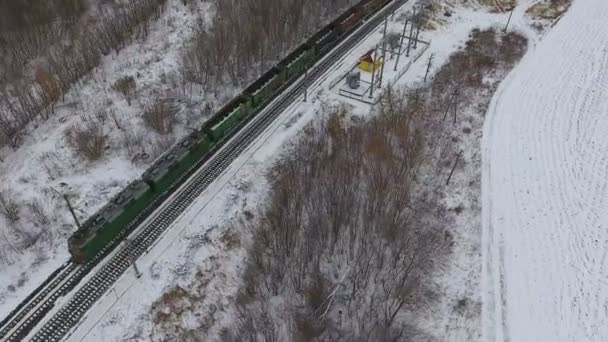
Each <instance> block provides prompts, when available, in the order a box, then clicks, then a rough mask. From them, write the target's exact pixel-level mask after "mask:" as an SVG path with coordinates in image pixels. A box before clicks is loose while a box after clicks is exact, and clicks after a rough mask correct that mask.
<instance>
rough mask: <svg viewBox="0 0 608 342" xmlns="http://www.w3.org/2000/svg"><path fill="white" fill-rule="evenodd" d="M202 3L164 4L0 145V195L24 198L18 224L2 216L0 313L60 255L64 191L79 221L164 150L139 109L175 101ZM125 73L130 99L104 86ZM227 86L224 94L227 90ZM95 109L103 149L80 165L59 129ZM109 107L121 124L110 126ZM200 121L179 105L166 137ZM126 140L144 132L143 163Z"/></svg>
mask: <svg viewBox="0 0 608 342" xmlns="http://www.w3.org/2000/svg"><path fill="white" fill-rule="evenodd" d="M209 8H210V4H209V2H198V3H197V5H196V6H189V7H185V6H184V5H183V4H182V2H181V1H169V2H168V4H167V5H166V7H165V9H164V12H163V14H162V15H161V17H160V18H159V20H157V21H155V22H153V23H152V24H151V25H150V28H149V35H148V37H147V38H146V39H144V40H137V39H134V40H133V42H132V43H131V44H130V45H128V46H127V47H125V48H124V49H122V50H121V51H120V52H118V53H117V54H116V53H112V54H111V55H109V56H106V57H104V59H103V61H102V62H101V65H100V66H99V67H98V68H97V69H96V70H95V71H94V72H93V73H92V74H91V75H90V76H89V77H87V78H85V79H83V80H82V81H81V82H80V84H78V85H75V86H74V87H73V89H72V90H70V92H68V93H67V94H66V97H65V101H63V102H61V103H60V104H59V105H58V106H57V108H56V115H54V116H51V118H49V119H48V120H47V121H40V122H37V123H34V124H31V125H30V126H29V127H28V130H27V132H25V134H24V137H23V142H22V144H21V146H19V148H18V149H17V150H11V149H9V148H8V147H4V148H2V149H0V157H2V158H3V162H2V163H0V179H1V182H0V192H2V193H3V194H4V195H5V197H6V198H11V199H13V200H16V201H17V202H19V203H22V204H21V210H20V212H21V215H20V216H21V219H20V220H19V222H17V223H16V224H9V223H8V222H7V221H6V220H5V219H4V218H3V217H2V218H0V272H1V274H2V276H1V277H0V319H1V318H4V317H5V315H7V314H8V313H9V312H10V311H11V310H12V309H13V308H14V307H15V306H16V305H17V304H18V303H19V302H20V301H21V300H23V299H24V298H25V297H26V296H27V295H28V294H29V293H30V292H31V291H32V290H33V289H34V288H36V287H37V286H38V285H39V284H40V283H41V282H42V281H43V280H44V279H46V277H47V276H48V275H49V274H50V273H51V272H53V271H54V270H55V269H56V268H57V267H58V266H59V265H61V264H62V263H64V262H65V261H67V260H68V257H69V255H68V251H67V237H68V236H69V235H70V234H71V233H72V231H73V230H74V229H75V225H74V224H73V220H72V218H71V216H70V214H69V212H68V211H67V207H66V205H65V202H64V201H63V198H62V197H61V196H60V193H67V194H69V195H70V197H71V201H72V204H73V205H74V207H75V208H76V214H77V215H78V216H79V217H80V220H81V221H82V220H84V219H85V218H87V217H88V216H89V215H91V214H93V213H94V212H95V211H96V210H98V209H99V208H101V207H102V206H103V205H104V204H105V203H107V202H108V200H109V199H110V198H111V197H112V196H114V195H115V194H116V193H118V192H119V191H120V190H121V189H122V188H124V186H125V185H126V184H128V183H129V182H130V181H131V180H133V179H135V178H136V177H138V176H139V175H140V174H141V173H142V172H143V170H145V168H146V167H147V166H149V165H150V164H151V163H152V161H153V159H154V154H156V153H160V152H162V151H163V149H162V148H157V147H156V146H157V145H158V144H159V141H161V140H162V139H165V138H167V137H161V136H160V135H157V134H155V133H154V132H151V131H150V130H149V129H147V128H145V127H144V124H143V121H142V119H141V113H142V112H143V106H144V105H145V104H147V103H149V102H151V101H153V100H154V99H156V98H157V97H180V94H182V91H181V90H179V86H178V85H179V84H180V80H179V76H178V75H179V73H178V68H179V60H180V54H181V51H182V49H183V48H184V46H185V44H186V42H187V41H188V39H189V38H190V37H191V36H192V34H193V32H194V30H195V29H196V28H197V27H198V25H199V21H198V18H199V17H200V18H206V19H209V17H210V16H211V15H212V13H211V12H209ZM124 76H133V77H134V78H135V80H136V82H137V89H138V90H137V94H136V95H135V97H134V99H133V101H132V103H131V105H128V103H127V101H126V99H125V98H124V96H122V95H121V94H119V93H117V92H116V91H114V90H113V89H112V85H113V84H114V82H115V81H116V80H117V79H118V78H120V77H124ZM227 90H228V92H229V93H230V94H227V95H232V93H234V90H229V89H227ZM182 95H183V94H182ZM182 97H183V96H182ZM199 100H200V99H199ZM199 106H204V105H203V104H199ZM100 111H105V112H106V113H108V117H107V118H106V121H105V123H104V132H105V134H106V135H107V137H108V144H107V145H108V146H107V150H106V152H105V153H104V157H103V158H101V159H100V160H99V161H96V162H93V163H90V162H84V161H82V160H79V157H78V156H77V155H76V154H75V153H74V152H73V151H72V150H71V149H70V147H69V146H68V145H67V143H66V141H65V139H64V131H65V130H66V129H67V128H68V127H70V126H72V125H73V124H75V123H79V122H81V121H82V115H88V116H89V117H94V116H95V115H96V113H98V112H100ZM111 112H114V113H115V114H116V118H117V119H118V121H119V122H120V126H121V128H122V129H117V127H116V126H115V124H114V120H113V118H112V117H111V115H110V113H111ZM204 119H205V118H204V117H203V116H201V113H200V111H196V110H193V109H192V107H185V108H184V110H182V111H181V113H180V114H179V120H180V122H179V123H178V124H177V125H176V129H175V131H174V134H173V135H171V136H170V137H169V138H167V139H168V140H169V142H170V141H173V140H175V139H176V137H180V136H183V135H185V134H186V133H187V132H188V131H187V130H186V127H189V126H190V125H195V124H197V123H200V122H202V121H204ZM134 136H140V137H142V139H143V143H142V148H145V149H146V152H148V154H149V155H150V156H149V157H148V158H147V159H145V160H138V161H135V162H133V161H132V160H131V157H132V156H129V155H128V153H127V152H126V151H125V148H124V146H125V138H126V137H134ZM165 148H166V146H165ZM33 199H37V200H38V201H39V203H40V204H41V207H42V210H43V211H44V212H45V214H46V216H47V217H48V219H49V222H48V223H46V224H41V223H40V222H37V221H36V217H35V216H34V215H32V214H31V212H30V211H29V208H28V207H27V206H25V205H23V203H24V202H29V201H31V200H33ZM16 231H24V232H27V233H30V234H33V235H36V234H42V235H41V237H40V239H39V240H38V241H37V243H36V244H35V245H34V246H33V247H30V248H27V249H25V248H23V246H21V245H20V241H21V240H20V238H19V234H17V233H16Z"/></svg>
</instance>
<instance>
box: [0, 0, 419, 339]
mask: <svg viewBox="0 0 608 342" xmlns="http://www.w3.org/2000/svg"><path fill="white" fill-rule="evenodd" d="M406 2H408V0H394V2H393V3H390V4H389V5H387V6H386V7H385V8H383V9H382V10H381V11H380V13H378V14H377V15H375V16H374V17H372V18H371V19H369V20H368V21H367V22H365V23H363V24H362V26H361V27H360V28H359V29H357V30H356V31H355V32H354V33H352V34H350V36H349V37H347V38H345V39H344V40H343V41H342V42H341V43H340V44H339V45H338V46H337V47H335V48H334V49H333V50H332V51H331V52H330V53H329V54H328V55H326V56H325V57H324V58H323V59H322V60H321V61H320V62H318V63H317V65H316V66H314V67H313V68H311V70H310V72H309V73H308V74H307V75H306V76H304V77H303V79H300V80H299V81H296V82H295V84H292V85H291V86H290V87H289V88H287V90H286V91H285V92H284V93H283V94H280V95H278V97H277V98H276V99H274V100H273V101H272V102H271V103H270V104H269V105H268V106H267V107H266V108H265V109H263V110H262V111H261V113H259V114H258V115H257V116H256V117H255V118H253V120H252V121H251V122H249V123H248V124H246V125H245V127H244V128H242V129H241V130H240V132H238V133H237V134H236V135H235V136H234V137H233V138H232V139H230V141H229V142H228V143H226V144H225V145H224V146H223V147H222V148H221V149H220V150H219V151H218V152H217V153H216V154H215V155H214V156H213V157H211V159H209V160H208V161H207V162H206V163H205V164H204V165H203V166H202V168H201V169H200V170H199V171H197V172H196V173H195V174H194V175H193V176H192V177H191V178H190V179H189V180H188V182H187V183H186V184H184V185H183V186H181V187H180V189H179V190H178V193H176V195H175V196H173V197H172V198H171V199H170V203H168V205H166V206H163V207H162V208H161V209H160V212H159V213H158V215H156V216H154V217H153V218H152V219H151V220H149V221H147V222H146V223H145V226H144V228H143V229H142V230H141V231H140V232H139V233H138V234H137V235H136V237H135V238H133V239H132V240H131V243H129V244H128V245H127V246H125V247H124V248H121V249H120V250H118V251H117V252H116V253H115V254H114V255H113V256H112V257H111V259H110V260H109V261H108V262H107V263H106V264H105V265H103V266H102V267H101V268H100V269H99V270H98V271H97V273H96V274H95V275H93V276H92V277H91V278H90V279H88V280H87V282H86V283H85V284H84V285H82V286H81V287H80V288H79V289H78V290H77V291H76V293H75V294H74V295H73V296H72V297H71V298H70V299H69V301H68V302H67V303H66V304H65V305H64V306H63V307H62V308H60V309H59V310H58V311H57V312H55V313H54V315H53V317H51V318H50V319H49V320H48V321H47V322H45V323H44V325H43V326H42V327H41V328H40V329H39V330H38V331H37V332H36V333H35V334H34V336H32V337H31V339H30V340H31V341H33V342H52V341H60V340H61V339H62V338H63V337H64V336H66V334H67V333H68V332H69V331H70V330H71V329H72V328H73V327H74V326H75V325H76V324H77V323H78V322H79V321H80V319H81V318H82V317H83V316H84V314H85V313H86V312H87V310H88V309H89V308H91V307H92V306H93V304H94V303H95V302H96V301H97V300H98V299H99V298H100V297H101V296H102V295H103V294H104V293H105V292H106V291H107V290H108V289H109V288H110V286H111V285H112V284H113V283H114V282H115V281H116V280H118V278H119V277H120V276H122V274H123V273H124V272H125V271H126V270H127V269H128V268H129V267H130V265H131V263H130V261H131V260H132V258H137V257H139V256H141V255H142V254H144V253H145V252H146V250H147V249H148V248H150V247H151V246H152V245H153V243H154V242H155V241H156V240H157V238H158V237H160V236H161V235H162V233H163V232H164V231H165V230H166V229H167V228H168V227H169V226H170V225H171V223H172V222H173V221H175V219H177V217H178V216H179V215H181V214H182V213H183V212H184V211H185V210H186V208H187V207H188V206H189V205H190V204H191V203H192V202H193V201H194V200H195V199H196V198H197V197H198V196H199V195H200V194H201V193H202V192H203V191H204V190H205V189H206V188H207V187H208V186H209V184H211V183H212V182H213V181H214V180H215V179H216V178H217V177H218V176H219V175H220V174H222V173H223V172H224V171H225V170H226V169H227V168H228V166H229V165H230V164H231V163H232V162H233V161H234V160H235V159H236V158H237V157H238V156H239V155H240V154H241V153H242V152H243V151H244V150H245V149H246V148H247V147H249V145H250V144H251V143H252V142H253V141H254V140H255V139H256V138H257V137H258V136H259V135H260V134H261V133H262V132H264V131H265V130H266V128H267V127H268V126H269V125H270V124H271V123H272V122H273V121H274V120H275V119H276V118H277V117H278V116H279V115H280V114H281V113H282V112H283V111H284V110H285V109H287V108H288V107H289V105H290V104H292V103H293V102H294V101H295V100H296V99H297V98H298V97H300V96H301V95H302V94H303V92H304V90H305V89H306V88H308V87H309V86H311V85H312V84H313V83H314V82H316V81H317V80H318V79H319V78H320V77H321V76H322V75H323V74H324V73H325V72H327V71H328V70H329V69H330V67H331V66H332V65H333V64H334V63H335V62H337V61H338V60H339V59H340V58H341V57H342V56H343V55H344V54H345V53H347V52H348V51H349V50H350V49H352V48H353V47H354V46H355V45H356V44H357V43H359V42H360V41H361V40H362V39H363V38H365V37H366V36H367V35H368V34H369V33H370V32H372V31H373V30H374V29H375V28H376V27H378V26H379V24H380V23H381V22H382V20H384V18H385V17H386V16H388V15H389V14H391V13H392V12H393V11H394V10H396V9H397V8H398V7H400V6H401V5H403V4H404V3H406ZM94 266H95V263H94V262H90V263H87V264H85V265H83V266H78V265H76V264H73V263H68V264H66V265H64V267H63V268H64V269H63V270H62V271H60V272H59V273H58V274H57V275H56V277H55V278H54V279H50V280H49V281H47V285H46V286H41V287H40V288H38V289H37V290H36V292H37V294H35V295H34V296H33V298H32V299H31V301H30V302H29V303H28V304H27V305H21V306H20V307H19V308H17V309H16V310H15V311H14V312H13V313H11V314H12V315H14V317H13V318H12V319H9V320H8V323H7V324H6V326H4V327H3V328H2V330H0V342H16V341H21V340H23V339H24V338H26V337H27V336H28V335H29V334H30V332H31V331H32V330H33V329H34V327H35V326H37V325H38V324H39V323H40V321H41V320H42V319H43V318H44V316H45V315H46V314H47V313H48V312H49V311H50V310H51V309H52V308H53V307H54V305H55V302H56V300H57V299H58V298H60V297H62V296H63V295H65V294H67V293H68V292H69V291H71V290H72V289H73V288H74V286H75V285H76V284H77V283H78V282H79V281H80V280H81V279H82V278H83V277H84V276H85V275H86V274H87V273H88V272H89V271H90V270H91V269H92V268H93V267H94ZM43 285H44V284H43Z"/></svg>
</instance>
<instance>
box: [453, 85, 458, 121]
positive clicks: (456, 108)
mask: <svg viewBox="0 0 608 342" xmlns="http://www.w3.org/2000/svg"><path fill="white" fill-rule="evenodd" d="M457 111H458V88H456V90H454V125H455V124H456V112H457Z"/></svg>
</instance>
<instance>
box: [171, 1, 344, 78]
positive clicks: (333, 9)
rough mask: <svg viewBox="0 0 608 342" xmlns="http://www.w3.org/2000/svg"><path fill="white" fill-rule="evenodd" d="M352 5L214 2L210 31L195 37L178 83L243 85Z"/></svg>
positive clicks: (342, 2) (182, 64) (289, 2)
mask: <svg viewBox="0 0 608 342" xmlns="http://www.w3.org/2000/svg"><path fill="white" fill-rule="evenodd" d="M355 2H356V0H331V1H328V0H249V1H239V0H215V2H214V3H215V11H216V13H215V17H214V20H213V23H212V24H211V26H210V29H205V28H201V29H200V30H199V31H198V32H197V33H196V35H195V38H194V41H193V42H192V44H191V46H190V48H189V49H188V51H187V52H186V53H185V54H184V57H183V60H182V63H181V73H182V75H183V78H184V79H185V80H187V81H189V82H193V83H197V84H200V85H202V86H203V87H204V88H205V89H206V90H211V89H216V88H217V87H220V86H222V85H226V84H230V85H233V86H238V85H243V84H245V83H247V82H250V81H251V80H253V79H255V78H256V77H258V76H259V75H261V74H262V73H263V72H264V71H266V70H267V69H268V68H269V67H270V66H272V64H273V63H275V62H277V61H278V60H280V59H281V57H283V56H285V55H286V53H287V52H289V51H290V50H291V49H293V48H295V47H296V46H298V45H299V44H300V43H302V42H303V41H304V39H305V38H307V37H309V36H311V35H312V34H313V33H314V32H316V31H317V30H318V29H320V28H321V27H322V26H323V25H325V24H327V23H328V22H329V21H330V20H331V19H332V18H334V17H335V16H336V15H337V14H339V13H342V12H343V11H344V10H345V9H346V8H348V7H349V6H351V5H353V4H354V3H355Z"/></svg>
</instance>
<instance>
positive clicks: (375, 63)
mask: <svg viewBox="0 0 608 342" xmlns="http://www.w3.org/2000/svg"><path fill="white" fill-rule="evenodd" d="M383 62H384V61H383V60H382V56H379V55H378V54H377V52H376V51H375V50H370V51H368V52H367V53H366V54H365V55H363V57H361V59H360V60H359V68H360V69H361V70H363V71H367V72H374V71H375V70H378V69H379V68H380V67H382V63H383Z"/></svg>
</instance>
